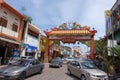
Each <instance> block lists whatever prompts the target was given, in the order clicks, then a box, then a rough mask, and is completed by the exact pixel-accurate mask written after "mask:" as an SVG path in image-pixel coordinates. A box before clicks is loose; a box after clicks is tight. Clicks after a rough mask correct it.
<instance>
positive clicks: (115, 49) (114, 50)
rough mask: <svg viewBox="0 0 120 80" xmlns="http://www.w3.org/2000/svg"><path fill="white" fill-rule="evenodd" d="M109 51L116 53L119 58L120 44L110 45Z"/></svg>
mask: <svg viewBox="0 0 120 80" xmlns="http://www.w3.org/2000/svg"><path fill="white" fill-rule="evenodd" d="M109 51H110V52H112V53H114V54H116V55H117V56H118V57H119V59H120V45H117V46H115V47H110V48H109Z"/></svg>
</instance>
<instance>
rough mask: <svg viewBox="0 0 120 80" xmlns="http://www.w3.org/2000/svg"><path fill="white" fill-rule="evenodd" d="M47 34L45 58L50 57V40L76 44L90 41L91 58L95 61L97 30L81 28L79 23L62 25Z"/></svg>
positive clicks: (46, 31) (86, 27)
mask: <svg viewBox="0 0 120 80" xmlns="http://www.w3.org/2000/svg"><path fill="white" fill-rule="evenodd" d="M44 33H45V34H46V36H47V38H46V50H45V56H46V57H48V56H49V42H50V40H57V41H62V42H63V43H75V42H76V41H90V58H91V59H94V36H95V33H97V30H95V29H94V28H93V29H90V27H88V26H81V25H80V24H77V23H75V22H74V23H72V25H71V26H70V25H67V24H66V23H63V24H61V25H60V26H59V27H54V28H52V29H51V30H50V31H48V30H45V31H44Z"/></svg>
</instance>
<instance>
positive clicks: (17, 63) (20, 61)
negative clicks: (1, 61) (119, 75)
mask: <svg viewBox="0 0 120 80" xmlns="http://www.w3.org/2000/svg"><path fill="white" fill-rule="evenodd" d="M28 64H29V61H28V60H18V61H16V62H14V63H11V64H10V65H12V66H27V65H28Z"/></svg>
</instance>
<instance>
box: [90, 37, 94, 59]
mask: <svg viewBox="0 0 120 80" xmlns="http://www.w3.org/2000/svg"><path fill="white" fill-rule="evenodd" d="M90 58H91V59H94V36H92V38H91V42H90Z"/></svg>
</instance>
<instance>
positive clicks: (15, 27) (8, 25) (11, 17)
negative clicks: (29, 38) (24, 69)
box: [0, 0, 24, 64]
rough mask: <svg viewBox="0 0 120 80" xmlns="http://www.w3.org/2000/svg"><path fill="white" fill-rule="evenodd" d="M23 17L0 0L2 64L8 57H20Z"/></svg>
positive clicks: (0, 50)
mask: <svg viewBox="0 0 120 80" xmlns="http://www.w3.org/2000/svg"><path fill="white" fill-rule="evenodd" d="M23 24H24V16H23V15H22V14H20V13H19V12H18V11H16V10H15V9H14V8H12V7H11V6H10V5H8V4H7V3H6V2H4V1H3V0H0V57H2V64H4V63H6V61H7V59H8V58H9V57H14V58H16V57H18V56H19V55H20V53H19V51H20V47H19V45H20V44H21V39H22V30H23Z"/></svg>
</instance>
